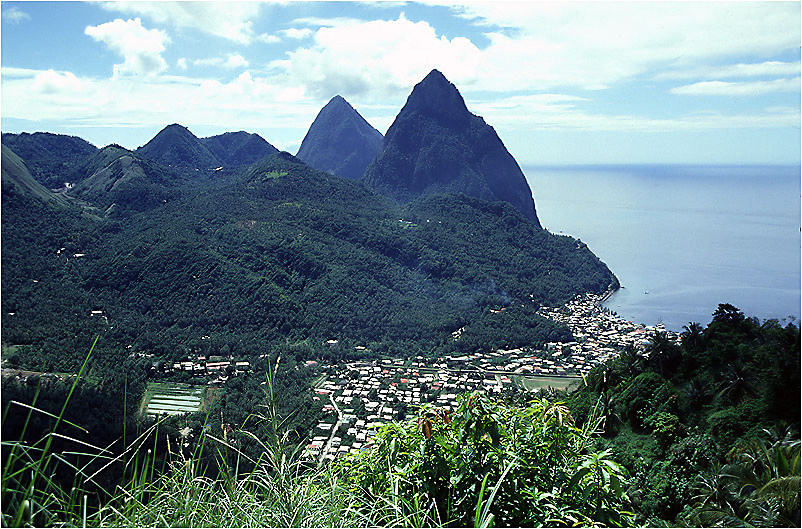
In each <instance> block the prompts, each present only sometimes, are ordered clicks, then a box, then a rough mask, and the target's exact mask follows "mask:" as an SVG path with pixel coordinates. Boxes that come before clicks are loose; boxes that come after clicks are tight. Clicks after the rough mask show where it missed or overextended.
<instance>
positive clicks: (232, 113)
mask: <svg viewBox="0 0 802 529" xmlns="http://www.w3.org/2000/svg"><path fill="white" fill-rule="evenodd" d="M1 18H2V47H1V48H0V49H1V50H2V130H3V132H22V131H27V132H34V131H50V132H58V133H64V134H73V135H77V136H80V137H82V138H84V139H86V140H88V141H90V142H92V143H94V144H95V145H98V146H103V145H106V144H109V143H119V144H121V145H123V146H125V147H128V148H136V147H138V146H140V145H143V144H144V143H146V142H147V141H148V140H149V139H150V138H151V137H152V136H154V135H155V134H156V133H157V132H158V131H159V130H160V129H161V128H163V127H164V126H165V125H167V124H170V123H181V124H183V125H185V126H187V127H189V129H190V130H191V131H192V132H194V133H195V134H196V135H198V136H208V135H212V134H218V133H222V132H225V131H232V130H246V131H248V132H256V133H258V134H260V135H261V136H263V137H264V138H265V139H266V140H267V141H269V142H270V143H272V144H273V145H275V146H276V147H278V148H281V149H284V150H288V151H290V152H292V153H294V152H296V151H297V149H298V147H299V145H300V142H301V140H302V139H303V136H304V134H305V132H306V129H307V128H308V127H309V124H310V123H311V122H312V120H313V119H314V117H315V115H316V114H317V112H318V110H319V109H320V108H321V107H322V106H323V105H324V104H325V103H326V102H327V101H328V100H329V99H330V98H331V97H333V96H334V95H336V94H340V95H342V96H343V97H345V98H346V99H347V100H348V101H349V102H350V103H351V104H352V105H353V106H354V107H355V108H356V109H357V110H358V111H359V112H360V113H361V114H362V115H363V116H364V117H365V118H366V119H367V120H368V121H369V122H370V123H371V124H372V125H373V126H375V127H376V128H377V129H378V130H379V131H381V132H382V133H384V132H385V131H386V129H387V128H388V127H389V126H390V124H391V123H392V121H393V119H394V117H395V115H396V114H397V113H398V111H399V110H400V108H401V107H402V106H403V104H404V101H405V100H406V97H407V96H408V95H409V92H410V90H411V89H412V87H413V86H414V85H415V83H417V82H419V81H420V80H421V79H422V78H423V77H424V76H425V75H426V74H427V73H428V72H429V71H430V70H431V69H432V68H438V69H439V70H441V71H442V72H443V73H444V74H445V75H446V77H448V78H449V80H451V81H452V82H453V83H454V84H455V85H456V86H457V88H459V89H460V91H461V93H462V94H463V97H464V98H465V100H466V103H467V105H468V108H469V109H470V110H471V111H472V112H474V113H475V114H479V115H481V116H483V117H484V118H485V121H487V122H488V123H489V124H491V125H493V126H494V127H495V129H496V131H497V132H498V133H499V136H500V137H501V139H502V140H503V141H504V143H505V144H506V145H507V147H508V149H509V150H510V152H511V153H512V154H513V155H514V156H515V157H516V159H517V160H518V161H519V163H520V164H521V165H533V164H571V163H715V164H721V163H739V164H760V163H791V164H799V163H800V90H801V89H800V4H799V3H798V2H791V3H785V2H762V3H746V2H735V3H729V2H712V3H698V2H677V3H643V2H623V3H606V2H588V3H577V2H560V3H546V2H507V3H501V2H493V3H491V2H483V3H466V4H457V3H453V2H438V1H435V2H427V3H414V2H380V3H366V2H359V3H357V2H282V3H256V2H244V3H233V2H229V3H213V2H155V3H151V2H97V3H76V2H52V3H51V2H5V1H4V2H2V15H1Z"/></svg>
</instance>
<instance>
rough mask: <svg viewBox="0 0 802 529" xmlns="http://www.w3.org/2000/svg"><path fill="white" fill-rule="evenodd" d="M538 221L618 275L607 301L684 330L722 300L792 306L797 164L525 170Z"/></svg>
mask: <svg viewBox="0 0 802 529" xmlns="http://www.w3.org/2000/svg"><path fill="white" fill-rule="evenodd" d="M523 170H524V173H525V174H526V175H527V179H528V181H529V184H530V186H531V188H532V193H533V194H534V197H535V206H536V208H537V214H538V217H539V218H540V221H541V223H542V225H543V226H544V227H545V228H547V229H549V230H550V231H552V232H553V233H560V232H562V233H565V234H569V235H572V236H574V237H578V238H579V239H581V240H582V241H583V242H585V243H587V245H588V246H589V247H590V249H591V250H592V251H593V252H594V253H595V254H596V255H598V256H599V258H601V259H602V261H604V262H605V263H607V265H608V266H609V267H610V269H611V270H612V271H613V273H615V274H616V276H617V277H618V279H619V281H620V282H621V285H622V287H624V288H622V289H621V290H619V291H618V292H617V293H616V294H614V295H613V296H612V297H611V298H610V299H609V300H608V301H607V302H606V303H605V306H607V307H609V308H610V309H612V310H614V311H616V312H617V313H618V314H619V315H621V316H623V317H624V318H626V319H631V320H633V321H635V322H638V323H645V324H647V325H654V324H657V323H663V324H665V326H666V327H667V328H668V329H671V330H677V331H679V330H682V326H683V325H687V324H688V322H699V323H702V324H705V325H706V324H707V323H709V322H710V319H711V315H712V313H713V311H715V310H716V308H717V306H718V304H719V303H731V304H732V305H735V306H736V307H738V308H739V309H741V310H742V311H743V312H744V313H745V314H746V315H747V316H757V317H758V318H760V319H761V321H762V320H765V319H768V318H777V319H782V318H787V317H789V316H794V317H795V318H799V315H800V168H799V166H694V165H630V166H560V167H524V168H523Z"/></svg>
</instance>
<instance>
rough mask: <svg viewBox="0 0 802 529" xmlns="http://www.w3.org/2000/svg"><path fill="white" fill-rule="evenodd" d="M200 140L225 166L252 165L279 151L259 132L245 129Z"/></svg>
mask: <svg viewBox="0 0 802 529" xmlns="http://www.w3.org/2000/svg"><path fill="white" fill-rule="evenodd" d="M200 141H201V143H203V145H204V146H205V147H206V148H207V149H209V151H210V152H211V153H212V154H213V155H214V156H215V157H216V158H217V160H218V161H219V162H220V164H221V165H223V166H232V165H233V166H237V165H250V164H252V163H255V162H258V161H259V160H261V159H262V158H264V157H265V156H270V155H271V154H276V153H277V152H279V151H278V149H276V148H275V147H273V146H272V145H270V144H269V143H268V142H267V140H265V139H264V138H262V137H261V136H259V135H258V134H251V133H248V132H244V131H239V132H226V133H223V134H218V135H216V136H209V137H207V138H201V140H200Z"/></svg>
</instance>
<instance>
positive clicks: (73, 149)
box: [3, 132, 98, 189]
mask: <svg viewBox="0 0 802 529" xmlns="http://www.w3.org/2000/svg"><path fill="white" fill-rule="evenodd" d="M3 145H5V146H6V147H8V148H9V149H11V150H12V151H13V152H14V153H15V154H16V155H17V156H19V157H20V158H21V159H23V160H25V165H26V166H27V168H28V169H29V170H30V173H31V175H32V176H33V177H34V178H35V179H36V180H37V181H38V182H39V183H41V184H42V185H44V186H45V187H47V188H48V189H53V188H60V187H62V186H63V185H64V183H65V182H71V183H75V182H76V178H77V177H76V176H75V175H73V174H72V173H71V170H70V169H71V165H72V164H73V163H75V162H79V161H81V160H83V159H85V158H87V157H88V156H91V155H92V154H95V153H96V152H97V151H98V149H97V147H95V146H94V145H92V144H91V143H89V142H88V141H86V140H84V139H82V138H79V137H78V136H69V135H66V134H53V133H50V132H34V133H33V134H31V133H28V132H22V133H20V134H14V133H9V132H4V133H3Z"/></svg>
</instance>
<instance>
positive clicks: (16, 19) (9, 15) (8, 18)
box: [2, 6, 31, 24]
mask: <svg viewBox="0 0 802 529" xmlns="http://www.w3.org/2000/svg"><path fill="white" fill-rule="evenodd" d="M2 14H3V21H4V22H11V23H12V24H19V23H20V22H22V21H23V20H30V19H31V15H29V14H28V13H26V12H25V11H23V10H22V9H20V8H18V7H17V6H11V7H9V8H8V9H3V13H2Z"/></svg>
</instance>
